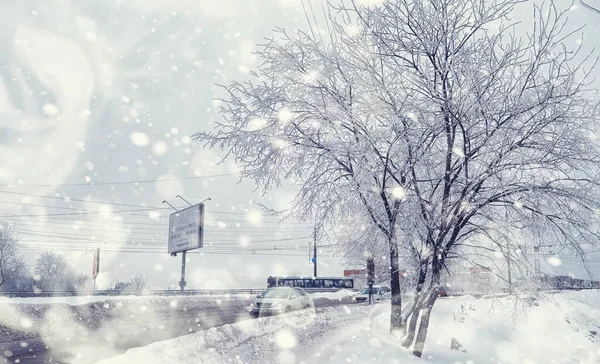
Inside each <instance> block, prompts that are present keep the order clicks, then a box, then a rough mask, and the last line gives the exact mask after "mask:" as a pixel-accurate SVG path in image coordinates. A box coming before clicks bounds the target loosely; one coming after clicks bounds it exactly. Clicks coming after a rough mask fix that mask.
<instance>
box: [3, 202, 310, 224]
mask: <svg viewBox="0 0 600 364" xmlns="http://www.w3.org/2000/svg"><path fill="white" fill-rule="evenodd" d="M0 202H1V201H0ZM78 210H79V209H78ZM156 210H170V209H169V208H167V207H160V208H143V209H132V210H117V211H109V212H106V213H108V214H129V213H132V212H142V211H145V212H151V211H156ZM84 211H90V212H64V213H62V212H61V213H44V214H22V215H0V218H15V217H56V216H85V215H101V214H105V212H102V211H91V210H84ZM207 214H210V212H208V213H207ZM132 215H133V214H132ZM130 216H131V215H130ZM134 216H143V217H148V216H146V215H134ZM161 218H162V216H161ZM164 218H166V217H164ZM205 221H216V222H221V221H222V222H237V223H253V222H252V221H248V220H227V219H205ZM257 224H291V225H305V226H309V225H310V224H309V223H305V222H279V221H260V222H257Z"/></svg>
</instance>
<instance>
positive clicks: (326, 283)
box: [324, 279, 333, 288]
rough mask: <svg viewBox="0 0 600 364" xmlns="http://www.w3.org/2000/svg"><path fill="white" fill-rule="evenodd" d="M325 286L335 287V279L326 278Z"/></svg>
mask: <svg viewBox="0 0 600 364" xmlns="http://www.w3.org/2000/svg"><path fill="white" fill-rule="evenodd" d="M324 283H325V284H324V287H325V288H333V280H332V279H325V280H324Z"/></svg>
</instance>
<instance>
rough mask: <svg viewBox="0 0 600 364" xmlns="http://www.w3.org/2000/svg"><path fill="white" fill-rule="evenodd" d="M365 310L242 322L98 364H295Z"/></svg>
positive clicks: (302, 313)
mask: <svg viewBox="0 0 600 364" xmlns="http://www.w3.org/2000/svg"><path fill="white" fill-rule="evenodd" d="M370 310H372V308H370V307H366V306H354V307H351V306H343V307H341V308H340V307H338V308H332V307H330V308H325V309H322V311H320V312H318V313H317V312H315V311H314V310H310V309H309V310H303V311H299V312H293V313H289V314H284V315H279V316H273V317H263V318H259V319H255V320H246V321H242V322H238V323H235V324H230V325H224V326H221V327H215V328H212V329H209V330H206V331H202V332H198V333H195V334H192V335H187V336H184V337H180V338H177V339H172V340H167V341H163V342H157V343H154V344H151V345H148V346H146V347H144V348H137V349H132V350H129V351H128V352H127V353H125V354H123V355H120V356H117V357H114V358H111V359H107V360H103V361H100V362H98V364H120V363H123V364H136V363H144V364H152V363H157V364H158V363H161V364H162V363H180V364H186V363H190V364H191V363H194V364H196V363H210V364H218V363H297V359H299V358H302V357H305V356H308V355H311V354H312V355H314V354H316V353H317V352H318V351H319V350H317V352H313V353H310V352H307V350H306V349H307V348H308V349H309V350H313V349H314V348H315V346H314V345H313V344H314V343H315V340H317V341H318V340H320V339H321V338H322V337H323V335H327V334H329V333H334V332H337V331H339V330H342V329H343V328H344V327H346V326H348V325H350V324H351V323H352V322H356V321H360V319H361V318H362V317H365V316H367V315H368V314H369V311H370ZM315 350H316V349H315ZM312 362H313V361H308V362H306V363H312Z"/></svg>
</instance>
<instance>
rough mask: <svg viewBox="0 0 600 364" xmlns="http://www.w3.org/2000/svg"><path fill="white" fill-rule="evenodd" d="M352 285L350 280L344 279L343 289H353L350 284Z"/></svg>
mask: <svg viewBox="0 0 600 364" xmlns="http://www.w3.org/2000/svg"><path fill="white" fill-rule="evenodd" d="M352 283H353V282H352V280H350V279H346V280H345V281H344V288H354V284H352Z"/></svg>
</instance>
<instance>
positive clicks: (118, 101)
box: [0, 0, 600, 288]
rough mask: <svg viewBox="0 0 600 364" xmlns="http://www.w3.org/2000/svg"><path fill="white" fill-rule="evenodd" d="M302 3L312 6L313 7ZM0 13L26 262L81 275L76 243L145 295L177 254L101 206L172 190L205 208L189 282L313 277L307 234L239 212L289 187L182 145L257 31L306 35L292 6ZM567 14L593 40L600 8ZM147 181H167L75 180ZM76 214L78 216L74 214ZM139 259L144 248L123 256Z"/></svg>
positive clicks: (14, 206) (237, 68)
mask: <svg viewBox="0 0 600 364" xmlns="http://www.w3.org/2000/svg"><path fill="white" fill-rule="evenodd" d="M365 1H367V0H365ZM558 3H559V4H560V5H561V6H567V5H568V4H569V3H570V2H569V1H559V2H558ZM307 4H308V3H307ZM312 4H313V6H314V8H315V10H318V9H320V8H321V3H320V1H318V0H312ZM0 6H1V7H2V12H0V185H2V187H0V191H4V192H0V213H1V215H2V216H5V218H6V219H8V220H10V221H14V222H15V223H16V224H17V225H18V227H19V229H20V230H21V233H20V237H21V240H22V244H23V245H24V246H25V247H26V248H27V250H26V251H25V252H26V255H27V260H28V263H29V264H33V263H34V261H35V256H36V254H39V253H40V252H41V251H42V250H43V249H52V250H61V251H63V253H64V254H65V255H66V256H67V257H68V258H69V259H70V262H71V264H73V265H74V266H75V267H76V268H77V269H78V270H80V271H83V272H86V273H87V272H89V271H90V270H91V264H92V263H91V262H92V254H91V249H93V248H96V247H100V248H102V249H103V254H102V256H101V272H102V273H101V276H100V278H99V282H98V283H99V284H98V286H99V288H106V287H107V286H108V284H109V283H111V282H113V281H114V280H115V279H121V280H126V279H128V277H129V276H130V275H132V274H135V273H143V274H147V275H149V276H150V278H151V280H152V282H153V287H154V288H166V287H168V286H169V285H172V286H176V284H177V282H178V280H179V264H180V258H179V257H177V258H174V257H170V256H168V254H166V246H167V241H166V237H167V235H166V233H167V231H168V225H167V224H168V222H167V220H166V219H165V218H164V217H165V216H168V214H169V213H170V211H169V210H154V211H133V212H122V213H119V212H116V211H122V210H138V209H142V207H138V206H137V205H140V206H151V207H161V206H165V205H161V201H162V200H163V199H167V200H169V201H170V202H171V203H172V204H174V205H176V206H183V205H185V203H183V201H181V200H178V199H176V198H175V195H177V194H180V195H182V196H184V197H185V198H186V199H188V200H189V201H190V202H193V203H195V202H199V201H201V200H203V199H204V198H207V197H210V198H212V201H208V202H207V204H206V211H207V221H206V224H207V227H206V236H205V238H206V239H205V244H206V245H210V244H213V245H212V246H211V247H210V248H207V249H206V250H205V252H206V254H205V255H204V256H201V255H199V254H198V253H200V251H197V252H195V253H194V254H190V256H189V264H188V287H189V288H204V287H211V286H212V287H214V286H227V287H249V286H255V287H262V286H264V285H265V281H266V277H267V276H268V275H270V274H273V275H282V274H288V275H291V274H304V275H310V274H312V265H311V264H310V263H309V259H308V242H309V240H310V235H311V225H310V224H306V223H304V224H303V223H298V222H294V223H286V224H282V225H278V224H276V223H275V220H274V219H273V218H270V217H261V216H260V214H259V213H258V208H257V207H256V205H255V204H254V203H253V201H262V202H263V203H266V204H269V205H271V206H273V207H275V208H285V207H287V206H288V204H289V201H290V200H291V198H292V197H293V186H283V187H282V188H280V189H279V190H277V191H274V192H273V193H270V194H269V195H268V196H266V197H261V195H260V191H258V192H257V191H255V186H254V185H253V184H252V183H249V182H243V183H241V184H238V179H237V177H236V176H235V173H236V168H235V166H234V165H233V164H232V163H231V162H226V163H224V164H221V165H217V163H218V162H219V160H220V154H219V152H218V151H212V150H205V149H203V148H202V146H201V145H198V144H195V143H192V142H190V140H189V137H188V136H189V135H191V134H193V133H195V132H198V131H201V130H205V129H208V128H210V127H211V124H210V123H211V121H214V120H218V115H217V114H216V113H215V112H214V109H215V106H216V105H215V103H214V101H213V97H214V96H215V95H216V89H215V86H214V85H215V83H225V82H227V81H230V80H233V79H237V80H243V79H244V78H246V77H248V75H247V72H248V70H251V69H253V68H254V67H255V66H256V60H255V58H254V56H253V55H252V53H251V52H252V51H253V50H254V49H255V48H254V47H255V44H256V43H257V42H261V39H262V38H263V37H268V36H270V34H271V29H273V28H274V27H276V26H281V27H287V28H298V27H300V28H306V19H305V16H304V13H303V11H302V7H301V2H300V0H254V1H248V0H218V1H217V0H169V1H164V0H160V1H159V0H127V1H121V0H104V1H100V0H98V1H89V0H71V1H68V0H64V1H56V0H55V1H52V0H42V1H27V0H19V1H15V0H0ZM523 9H524V10H526V12H519V13H517V14H515V16H516V18H521V19H522V20H523V21H524V24H527V22H530V21H531V16H530V14H531V12H530V9H531V7H530V5H527V6H525V7H523ZM571 13H572V15H571V16H570V23H569V26H570V27H571V28H576V27H577V26H581V25H584V24H585V23H589V24H588V26H587V28H586V29H585V30H584V33H585V34H587V37H584V38H583V42H584V47H586V49H591V47H593V46H595V45H599V44H598V43H599V42H600V40H599V39H600V38H598V37H597V26H596V24H597V23H598V22H599V21H600V14H594V13H592V12H590V11H589V10H585V9H583V8H581V7H579V8H574V9H573V10H572V11H571ZM525 27H526V26H525ZM210 176H216V177H210ZM191 177H194V179H190V178H191ZM196 177H198V178H196ZM178 178H186V179H185V180H176V179H178ZM156 179H167V180H168V181H165V182H159V183H155V182H152V183H140V184H137V185H136V184H132V183H122V184H102V185H95V186H91V185H89V183H91V182H94V183H107V182H131V181H146V180H150V181H152V180H156ZM73 184H88V185H76V186H73ZM7 185H12V187H7ZM61 185H63V186H61ZM7 191H8V192H10V193H6V192H7ZM37 196H46V197H37ZM48 196H49V197H56V196H61V197H62V196H68V197H70V198H72V199H74V200H77V199H81V200H83V199H90V200H92V201H94V202H93V203H87V202H79V201H71V202H69V201H64V200H61V199H52V198H48ZM97 202H99V203H97ZM101 202H104V203H105V204H102V203H101ZM115 203H116V204H124V205H136V206H120V205H115ZM98 212H100V213H98ZM81 213H88V214H87V215H74V214H81ZM57 214H61V215H57ZM14 215H28V216H19V217H17V216H14ZM29 215H31V216H29ZM6 216H12V217H6ZM44 233H49V234H50V237H43V236H41V235H40V234H44ZM92 236H93V237H94V239H96V240H97V241H98V243H94V242H93V241H90V239H91V237H92ZM131 240H135V241H138V242H145V243H146V245H145V247H140V246H136V245H133V244H132V243H131ZM240 242H242V243H244V244H245V245H244V246H242V247H239V244H238V243H240ZM321 243H322V244H327V243H328V242H321ZM295 247H298V250H291V249H294V248H295ZM85 248H88V249H90V251H88V252H87V253H86V251H85V250H83V249H85ZM274 248H277V249H278V250H279V252H277V251H275V250H274ZM140 249H144V250H145V251H148V250H151V251H152V253H140V252H139V251H138V252H135V253H132V252H122V251H123V250H140ZM234 249H237V250H239V252H238V253H235V252H234ZM251 249H255V252H256V253H257V254H261V255H251V253H252V250H251ZM282 249H287V251H285V252H282V251H281V250H282ZM118 251H120V252H118ZM333 252H334V251H332V250H327V251H324V252H323V255H324V256H325V255H327V256H326V257H324V258H323V259H320V260H319V268H320V274H323V275H341V274H342V270H343V269H344V267H343V266H342V265H341V264H340V261H339V259H336V258H330V257H329V256H330V255H331V253H333ZM267 254H269V255H267ZM274 254H290V255H294V256H292V257H282V256H281V255H274ZM567 261H568V260H566V262H567ZM561 269H565V270H567V271H573V270H574V269H576V267H575V268H571V267H568V266H563V267H562V268H561Z"/></svg>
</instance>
